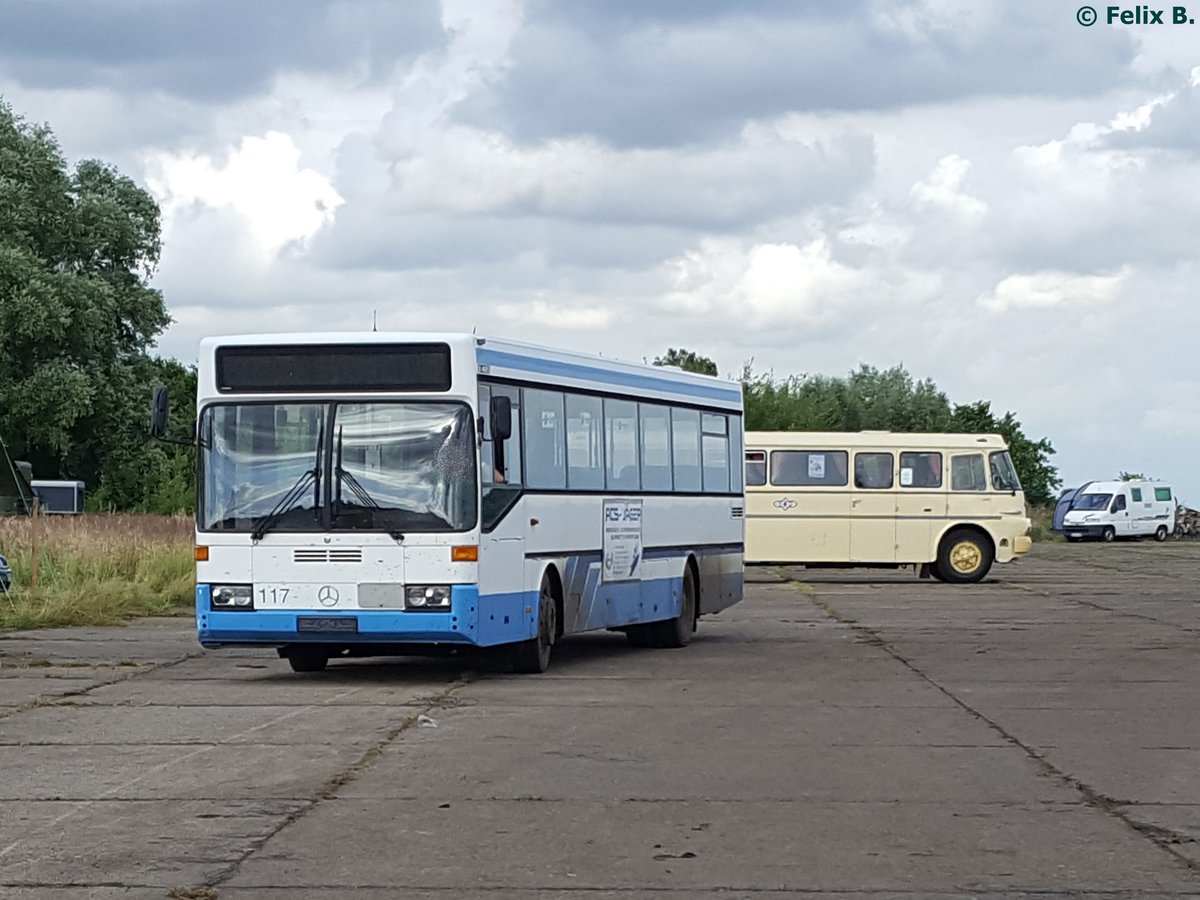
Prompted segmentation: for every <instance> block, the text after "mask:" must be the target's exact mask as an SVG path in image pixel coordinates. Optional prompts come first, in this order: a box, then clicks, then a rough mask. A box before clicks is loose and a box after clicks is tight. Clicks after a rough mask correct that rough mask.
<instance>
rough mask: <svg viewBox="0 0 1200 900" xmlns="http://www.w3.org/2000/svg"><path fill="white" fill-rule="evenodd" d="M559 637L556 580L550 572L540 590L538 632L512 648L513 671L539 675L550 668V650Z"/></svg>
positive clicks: (544, 578) (543, 577) (543, 578)
mask: <svg viewBox="0 0 1200 900" xmlns="http://www.w3.org/2000/svg"><path fill="white" fill-rule="evenodd" d="M557 637H558V601H557V599H556V598H555V596H554V582H553V581H551V579H550V575H549V573H547V574H545V575H543V576H542V587H541V590H540V591H538V633H537V637H534V638H530V639H529V640H527V641H522V642H521V643H519V644H516V645H515V646H514V647H513V649H512V664H513V671H514V672H519V673H521V674H524V675H538V674H540V673H542V672H545V671H546V670H547V669H548V668H550V652H551V651H552V650H553V649H554V641H555V639H556V638H557Z"/></svg>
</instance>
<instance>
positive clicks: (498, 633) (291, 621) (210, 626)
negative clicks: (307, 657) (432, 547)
mask: <svg viewBox="0 0 1200 900" xmlns="http://www.w3.org/2000/svg"><path fill="white" fill-rule="evenodd" d="M533 597H536V594H535V595H533ZM533 597H529V596H526V595H525V594H519V593H518V594H505V595H491V596H488V597H483V598H480V596H479V590H478V588H477V587H476V586H475V585H454V586H453V588H452V593H451V603H450V609H449V611H447V612H425V611H419V612H414V611H406V610H403V609H348V610H328V609H238V610H226V609H213V607H212V603H211V594H210V586H209V585H207V584H200V585H197V586H196V638H197V640H199V642H200V644H201V645H202V646H204V647H223V646H243V647H245V646H257V647H279V646H283V645H286V644H303V643H311V644H335V645H339V646H352V645H360V644H361V645H369V644H414V645H415V644H459V645H473V646H480V647H486V646H493V645H496V644H502V643H510V642H513V641H520V640H526V639H528V638H529V637H532V636H533V635H534V634H536V627H537V610H536V607H534V608H531V607H530V603H531V600H532V599H533ZM481 600H482V602H481Z"/></svg>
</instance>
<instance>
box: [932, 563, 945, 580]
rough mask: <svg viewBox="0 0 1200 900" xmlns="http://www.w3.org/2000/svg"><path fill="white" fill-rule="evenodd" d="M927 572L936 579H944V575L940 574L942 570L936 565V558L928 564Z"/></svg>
mask: <svg viewBox="0 0 1200 900" xmlns="http://www.w3.org/2000/svg"><path fill="white" fill-rule="evenodd" d="M929 574H930V575H932V576H933V577H934V578H935V579H936V580H938V581H945V580H946V576H945V575H943V574H942V570H941V568H940V567H939V566H938V563H937V560H936V559H935V560H934V561H933V562H931V563H930V564H929Z"/></svg>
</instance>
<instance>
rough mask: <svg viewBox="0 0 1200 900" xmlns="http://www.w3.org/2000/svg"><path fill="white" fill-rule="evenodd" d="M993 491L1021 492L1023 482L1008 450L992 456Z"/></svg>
mask: <svg viewBox="0 0 1200 900" xmlns="http://www.w3.org/2000/svg"><path fill="white" fill-rule="evenodd" d="M991 463H992V489H993V490H997V491H1019V490H1020V489H1021V480H1020V479H1019V478H1017V470H1016V467H1014V466H1013V461H1012V457H1011V456H1009V454H1008V451H1007V450H998V451H996V452H995V453H993V454H992V455H991Z"/></svg>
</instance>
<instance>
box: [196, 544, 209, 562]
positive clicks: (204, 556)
mask: <svg viewBox="0 0 1200 900" xmlns="http://www.w3.org/2000/svg"><path fill="white" fill-rule="evenodd" d="M196 562H208V548H207V547H197V548H196Z"/></svg>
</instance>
